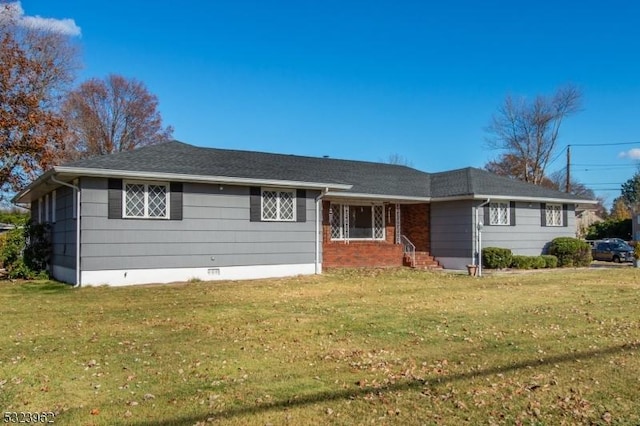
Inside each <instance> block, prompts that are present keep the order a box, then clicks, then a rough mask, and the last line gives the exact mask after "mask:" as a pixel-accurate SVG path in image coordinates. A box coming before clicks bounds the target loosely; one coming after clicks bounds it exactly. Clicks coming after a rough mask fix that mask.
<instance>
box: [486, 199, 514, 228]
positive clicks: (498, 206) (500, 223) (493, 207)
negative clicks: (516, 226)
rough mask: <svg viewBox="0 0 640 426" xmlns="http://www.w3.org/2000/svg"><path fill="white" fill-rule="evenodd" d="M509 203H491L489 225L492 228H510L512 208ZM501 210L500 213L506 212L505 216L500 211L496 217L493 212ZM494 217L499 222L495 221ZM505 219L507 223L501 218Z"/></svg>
mask: <svg viewBox="0 0 640 426" xmlns="http://www.w3.org/2000/svg"><path fill="white" fill-rule="evenodd" d="M509 204H510V203H509V202H508V201H494V202H491V203H489V225H491V226H510V225H511V211H510V210H509V209H510V208H511V206H510V205H509ZM496 209H499V210H500V211H504V212H506V214H505V215H504V216H503V215H502V214H500V213H501V212H500V211H498V215H494V214H493V212H494V211H496ZM494 216H496V217H497V218H498V220H494ZM501 217H502V218H504V219H505V221H504V222H503V221H501V220H500V218H501Z"/></svg>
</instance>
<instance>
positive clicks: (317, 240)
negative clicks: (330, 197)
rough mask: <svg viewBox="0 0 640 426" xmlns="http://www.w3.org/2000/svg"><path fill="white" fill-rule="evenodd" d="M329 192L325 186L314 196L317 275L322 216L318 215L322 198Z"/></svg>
mask: <svg viewBox="0 0 640 426" xmlns="http://www.w3.org/2000/svg"><path fill="white" fill-rule="evenodd" d="M327 192H329V188H325V189H323V190H322V191H320V195H318V196H317V197H316V250H315V273H316V275H319V274H320V273H322V268H321V267H320V229H321V228H320V225H321V222H322V218H321V217H320V205H321V201H322V198H323V197H324V196H325V195H326V193H327Z"/></svg>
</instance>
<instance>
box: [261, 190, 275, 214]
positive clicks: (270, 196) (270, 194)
mask: <svg viewBox="0 0 640 426" xmlns="http://www.w3.org/2000/svg"><path fill="white" fill-rule="evenodd" d="M262 219H264V220H277V219H278V192H276V191H262Z"/></svg>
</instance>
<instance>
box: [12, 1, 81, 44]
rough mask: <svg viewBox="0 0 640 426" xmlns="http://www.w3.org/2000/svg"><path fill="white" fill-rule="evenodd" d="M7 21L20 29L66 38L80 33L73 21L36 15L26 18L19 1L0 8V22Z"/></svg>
mask: <svg viewBox="0 0 640 426" xmlns="http://www.w3.org/2000/svg"><path fill="white" fill-rule="evenodd" d="M8 20H13V21H14V22H15V23H16V24H18V25H20V26H21V27H25V28H31V29H35V30H42V31H49V32H53V33H58V34H63V35H68V36H79V35H80V33H81V31H80V27H79V26H77V25H76V23H75V21H74V20H73V19H55V18H43V17H41V16H37V15H36V16H26V15H25V14H24V9H22V4H21V3H20V2H19V1H17V2H13V3H5V4H4V5H2V7H0V22H2V21H5V22H6V21H8Z"/></svg>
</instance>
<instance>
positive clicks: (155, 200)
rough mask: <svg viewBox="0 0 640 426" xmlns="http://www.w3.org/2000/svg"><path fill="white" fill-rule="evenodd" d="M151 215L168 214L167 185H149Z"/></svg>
mask: <svg viewBox="0 0 640 426" xmlns="http://www.w3.org/2000/svg"><path fill="white" fill-rule="evenodd" d="M147 192H148V194H149V195H148V204H149V209H148V212H149V217H166V216H167V187H166V186H164V185H149V186H148V190H147Z"/></svg>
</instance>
